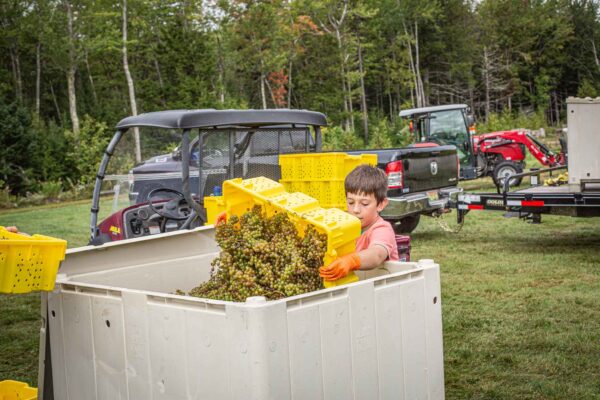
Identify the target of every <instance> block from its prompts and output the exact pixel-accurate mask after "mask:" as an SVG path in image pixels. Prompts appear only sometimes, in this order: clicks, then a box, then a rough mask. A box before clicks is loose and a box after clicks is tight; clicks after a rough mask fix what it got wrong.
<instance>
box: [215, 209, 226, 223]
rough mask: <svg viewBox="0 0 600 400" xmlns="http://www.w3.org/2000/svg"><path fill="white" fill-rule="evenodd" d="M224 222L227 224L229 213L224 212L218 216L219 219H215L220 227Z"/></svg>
mask: <svg viewBox="0 0 600 400" xmlns="http://www.w3.org/2000/svg"><path fill="white" fill-rule="evenodd" d="M224 222H227V212H225V211H222V212H220V213H219V214H218V215H217V218H216V219H215V225H219V224H221V223H224Z"/></svg>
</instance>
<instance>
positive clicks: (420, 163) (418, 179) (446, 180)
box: [348, 146, 458, 197]
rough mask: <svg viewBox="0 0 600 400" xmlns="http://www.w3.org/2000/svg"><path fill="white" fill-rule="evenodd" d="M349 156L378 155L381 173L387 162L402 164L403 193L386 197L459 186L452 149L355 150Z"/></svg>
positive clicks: (392, 192) (392, 191)
mask: <svg viewBox="0 0 600 400" xmlns="http://www.w3.org/2000/svg"><path fill="white" fill-rule="evenodd" d="M348 154H377V163H378V166H379V168H381V169H383V170H384V171H385V169H386V166H387V165H388V164H389V163H390V162H393V161H398V160H401V161H402V165H403V168H404V189H398V190H390V191H389V192H388V196H389V197H393V196H400V195H402V194H406V193H415V192H423V191H428V190H435V189H440V188H445V187H449V186H456V184H457V183H458V162H457V158H456V147H454V146H436V147H406V148H398V149H378V150H355V151H349V152H348Z"/></svg>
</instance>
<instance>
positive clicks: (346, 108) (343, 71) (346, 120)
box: [334, 26, 351, 132]
mask: <svg viewBox="0 0 600 400" xmlns="http://www.w3.org/2000/svg"><path fill="white" fill-rule="evenodd" d="M334 29H335V38H336V40H337V44H338V50H339V52H340V75H341V76H340V77H341V82H342V94H343V96H344V114H346V115H345V118H344V130H345V131H346V132H347V131H349V130H350V118H349V115H350V113H351V111H350V105H349V104H348V103H351V102H350V101H349V100H348V96H347V92H348V90H347V88H346V68H345V60H344V52H343V50H342V37H341V34H340V30H339V29H338V27H337V26H335V27H334Z"/></svg>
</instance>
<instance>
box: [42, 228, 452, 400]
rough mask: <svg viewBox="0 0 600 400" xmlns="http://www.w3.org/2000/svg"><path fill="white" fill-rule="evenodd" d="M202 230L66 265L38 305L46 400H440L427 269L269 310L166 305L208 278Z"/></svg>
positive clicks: (184, 300) (437, 324)
mask: <svg viewBox="0 0 600 400" xmlns="http://www.w3.org/2000/svg"><path fill="white" fill-rule="evenodd" d="M213 232H214V229H213V228H212V227H201V228H198V229H196V230H193V231H187V232H173V233H167V234H162V235H156V236H153V237H150V238H143V239H138V240H134V241H131V240H127V241H122V242H115V243H110V244H106V245H103V246H99V247H85V248H81V249H74V250H71V251H70V252H68V253H67V257H66V259H65V261H64V263H63V265H62V267H61V273H64V274H65V275H62V274H61V276H60V277H59V278H60V279H58V280H57V285H56V290H55V291H54V292H51V293H48V294H46V293H44V294H43V296H42V299H43V301H42V306H43V311H42V315H43V316H44V318H45V315H49V328H50V347H51V352H52V355H51V358H52V374H53V387H54V397H55V399H62V400H69V399H71V400H75V399H111V400H112V399H154V400H159V399H219V400H220V399H244V400H246V399H259V400H265V399H276V400H286V399H298V400H300V399H310V400H313V399H344V400H349V399H365V400H366V399H368V400H371V399H402V398H403V399H443V398H444V374H443V352H442V319H441V301H440V276H439V267H438V265H436V264H435V263H433V262H432V261H423V262H416V263H387V264H386V265H385V267H386V268H387V269H380V270H377V271H375V272H374V273H373V274H374V275H377V274H382V276H376V277H373V278H368V277H363V278H364V279H363V280H361V281H359V282H356V283H353V284H350V285H346V286H342V287H336V288H331V289H325V290H321V291H317V292H312V293H308V294H304V295H299V296H294V297H289V298H285V299H281V300H275V301H264V300H262V299H256V298H251V299H249V300H248V301H246V302H243V303H236V302H227V301H215V300H205V299H200V298H193V297H187V296H178V295H174V294H172V293H174V292H175V290H176V289H181V290H184V291H189V290H190V289H192V287H194V286H196V285H197V284H198V283H199V282H200V281H203V280H205V279H207V278H208V276H209V271H210V268H211V266H210V262H211V260H212V259H213V257H214V256H215V255H216V253H215V252H216V251H217V250H218V248H217V246H216V244H215V242H214V240H213V239H212V238H211V235H212V234H213ZM46 313H47V314H46ZM41 340H44V337H42V338H41ZM44 354H45V353H44ZM44 354H42V356H41V357H40V363H41V367H40V371H43V360H44V358H45V356H44ZM40 390H42V388H41V387H40Z"/></svg>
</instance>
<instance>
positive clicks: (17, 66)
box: [10, 46, 23, 103]
mask: <svg viewBox="0 0 600 400" xmlns="http://www.w3.org/2000/svg"><path fill="white" fill-rule="evenodd" d="M10 59H11V63H12V70H13V79H14V81H15V97H16V98H17V101H18V102H19V103H22V102H23V80H22V79H21V62H20V60H19V49H18V47H16V46H14V47H11V48H10Z"/></svg>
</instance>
